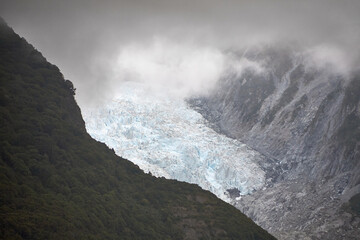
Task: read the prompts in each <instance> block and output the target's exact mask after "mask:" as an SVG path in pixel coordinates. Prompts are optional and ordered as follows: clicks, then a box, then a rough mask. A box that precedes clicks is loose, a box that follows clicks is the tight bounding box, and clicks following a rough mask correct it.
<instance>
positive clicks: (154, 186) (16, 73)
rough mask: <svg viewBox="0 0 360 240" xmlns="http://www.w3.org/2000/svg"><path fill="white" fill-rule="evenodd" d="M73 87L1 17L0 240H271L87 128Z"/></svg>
mask: <svg viewBox="0 0 360 240" xmlns="http://www.w3.org/2000/svg"><path fill="white" fill-rule="evenodd" d="M74 94H75V88H74V86H73V84H72V83H71V82H70V81H69V80H65V79H64V78H63V75H62V74H61V72H60V71H59V69H58V68H57V67H56V66H54V65H52V64H50V63H48V62H47V61H46V59H45V58H44V57H43V56H42V54H41V53H39V52H38V51H37V50H36V49H34V48H33V47H32V46H31V45H30V44H28V43H27V42H26V40H25V39H23V38H20V37H19V36H18V35H17V34H16V33H14V31H13V30H12V29H11V28H9V27H8V26H7V25H6V23H5V22H4V21H3V20H1V19H0V141H1V145H0V238H1V239H275V238H274V237H272V236H271V235H270V234H268V233H267V232H266V231H264V230H263V229H261V228H260V227H258V226H257V225H256V224H255V223H254V222H252V221H251V220H250V219H249V218H247V217H246V216H245V215H244V214H242V213H241V212H239V211H238V210H237V209H235V208H234V207H232V206H231V205H229V204H227V203H225V202H223V201H221V200H219V199H217V198H216V197H215V196H214V195H213V194H211V193H210V192H208V191H204V190H202V189H201V188H200V187H198V186H196V185H193V184H187V183H183V182H178V181H175V180H166V179H164V178H155V177H153V176H151V175H150V174H145V173H143V172H142V171H141V170H140V169H139V168H138V167H137V166H136V165H134V164H132V163H131V162H129V161H127V160H125V159H122V158H120V157H118V156H116V155H115V153H114V151H112V150H110V149H108V148H107V147H106V146H105V145H104V144H102V143H99V142H97V141H95V140H94V139H92V138H91V137H90V136H89V135H88V134H87V133H86V130H85V125H84V121H83V119H82V117H81V112H80V109H79V107H78V106H77V104H76V102H75V100H74Z"/></svg>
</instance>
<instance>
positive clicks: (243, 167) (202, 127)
mask: <svg viewBox="0 0 360 240" xmlns="http://www.w3.org/2000/svg"><path fill="white" fill-rule="evenodd" d="M82 114H83V117H84V120H85V123H86V129H87V131H88V133H89V134H90V135H91V136H92V137H93V138H95V139H96V140H98V141H100V142H103V143H105V144H106V145H107V146H108V147H109V148H112V149H114V151H115V153H116V154H117V155H119V156H121V157H123V158H126V159H128V160H130V161H132V162H133V163H135V164H137V165H138V166H139V167H140V168H141V169H142V170H143V171H144V172H147V173H149V172H150V173H151V174H152V175H154V176H157V177H165V178H169V179H176V180H179V181H185V182H189V183H195V184H198V185H199V186H200V187H202V188H203V189H206V190H209V191H211V192H212V193H214V194H215V195H216V196H218V197H219V198H221V199H223V200H225V201H227V202H229V201H230V200H231V198H230V195H229V192H228V191H227V190H229V189H237V190H239V192H240V196H238V197H241V195H246V194H250V193H252V192H253V191H256V190H259V189H261V188H263V187H264V186H265V172H264V171H263V170H262V169H261V167H260V166H259V165H258V162H259V161H260V160H261V159H262V155H261V154H259V153H258V152H256V151H255V150H253V149H251V148H249V147H248V146H246V145H245V144H243V143H242V142H240V141H238V140H235V139H231V138H228V137H226V136H224V135H221V134H219V133H217V132H215V131H214V130H213V129H211V128H210V127H209V126H208V124H207V122H206V120H205V119H204V118H203V116H202V115H201V114H200V113H198V112H196V111H195V110H193V109H191V108H190V107H189V106H188V105H187V103H186V101H184V100H183V99H179V98H176V97H172V96H171V94H167V93H165V92H161V93H160V92H156V91H151V88H149V87H147V86H146V84H144V83H140V82H124V83H122V84H121V87H120V90H119V92H118V93H117V97H116V98H114V99H113V100H112V101H111V102H107V103H106V104H103V105H101V106H97V107H88V108H83V109H82Z"/></svg>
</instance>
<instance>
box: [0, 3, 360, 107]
mask: <svg viewBox="0 0 360 240" xmlns="http://www.w3.org/2000/svg"><path fill="white" fill-rule="evenodd" d="M359 13H360V1H359V0H341V1H335V0H312V1H310V0H302V1H291V0H267V1H265V0H264V1H262V0H257V1H256V0H255V1H250V0H238V1H233V0H224V1H220V0H207V1H206V0H178V1H171V0H120V1H115V0H103V1H100V0H98V1H95V0H73V1H66V0H63V1H56V0H53V1H52V0H32V1H29V0H8V1H6V0H0V15H1V16H2V17H3V18H4V19H5V21H7V22H8V24H9V25H10V26H11V27H13V28H14V30H15V31H16V32H18V33H19V34H20V35H21V36H24V37H25V38H26V39H27V40H28V41H29V42H30V43H32V44H33V45H34V46H35V47H36V48H37V49H38V50H40V51H41V52H42V53H43V54H44V56H45V57H46V58H47V59H48V60H49V61H51V62H52V63H54V64H56V65H58V66H59V67H60V69H61V70H62V72H63V74H64V76H65V78H68V79H70V80H72V81H73V82H74V84H75V85H76V87H77V89H78V94H77V95H78V96H77V100H78V101H79V103H80V104H84V103H85V102H87V101H88V100H89V99H98V98H103V97H105V96H106V95H107V94H108V93H109V91H110V89H112V88H113V87H112V86H113V85H114V81H115V80H114V79H115V75H114V71H113V70H114V69H113V68H116V65H113V64H112V62H114V61H116V59H119V54H120V58H121V59H123V58H124V56H125V55H124V54H125V53H124V51H125V50H128V49H134V46H138V47H139V48H140V49H143V50H144V51H145V52H147V53H149V52H150V53H155V54H159V53H158V52H156V51H158V50H156V51H155V50H154V51H150V50H149V51H148V50H146V49H147V48H151V47H153V48H154V46H155V45H156V44H159V42H160V43H164V42H165V43H166V44H167V45H166V46H167V47H169V48H174V49H175V50H173V51H172V52H173V53H174V54H178V55H180V57H179V59H180V60H179V59H177V60H176V61H180V62H181V61H185V62H186V61H189V59H188V58H187V57H186V56H184V54H183V51H185V52H186V51H190V52H191V50H189V49H193V50H194V51H198V52H199V54H200V55H201V54H210V55H209V56H218V55H217V54H218V51H219V50H220V51H221V49H226V48H230V47H233V48H238V47H243V46H247V45H249V44H257V43H259V42H260V43H266V42H274V41H287V40H289V41H293V40H296V41H297V42H300V43H301V44H303V45H304V46H308V47H312V46H317V45H321V44H328V45H331V46H335V47H337V48H339V49H341V51H342V52H343V53H344V54H345V56H346V57H347V58H348V59H351V60H353V59H357V58H358V53H359V46H360V44H359V43H360V14H359ZM159 38H160V39H165V40H161V41H157V42H155V43H154V39H159ZM134 44H135V45H134ZM180 45H185V46H187V47H179V46H180ZM124 49H125V50H124ZM159 51H160V52H161V53H163V52H165V54H166V49H165V50H164V49H163V50H161V49H160V50H159ZM125 52H126V51H125ZM129 54H130V55H131V53H128V55H129ZM137 54H140V55H141V52H139V51H137ZM128 55H126V56H128ZM168 57H169V56H168ZM194 57H195V59H196V58H198V57H199V55H196V54H195V55H194ZM215 58H217V57H215ZM152 59H153V57H149V61H152ZM155 60H156V61H157V60H158V59H157V58H156V59H155ZM216 61H218V60H215V62H216ZM349 62H351V61H349ZM209 64H210V65H209V66H212V65H211V64H213V62H209ZM139 69H143V68H139ZM184 69H187V68H184ZM115 72H116V71H115ZM170 73H171V72H169V74H170ZM191 74H192V73H191ZM191 74H190V75H191ZM121 76H122V77H123V75H121ZM155 76H158V75H155ZM186 76H187V75H186Z"/></svg>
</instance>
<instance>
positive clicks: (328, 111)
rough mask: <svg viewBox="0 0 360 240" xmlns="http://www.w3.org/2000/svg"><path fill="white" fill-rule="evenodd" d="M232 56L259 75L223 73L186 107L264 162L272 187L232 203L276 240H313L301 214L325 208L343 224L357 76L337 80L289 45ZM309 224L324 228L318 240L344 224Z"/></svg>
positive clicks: (359, 145)
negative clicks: (253, 65) (300, 238)
mask: <svg viewBox="0 0 360 240" xmlns="http://www.w3.org/2000/svg"><path fill="white" fill-rule="evenodd" d="M236 54H237V56H238V57H239V58H240V59H241V58H243V59H247V60H248V61H252V62H255V63H259V64H260V65H261V67H262V70H261V71H258V70H255V69H252V68H247V69H245V70H244V71H243V72H242V74H240V75H239V74H234V73H232V71H229V72H228V74H227V75H226V76H224V78H223V79H222V80H221V81H220V82H219V84H218V86H217V87H216V89H215V90H214V92H213V93H212V94H210V95H209V96H207V97H203V98H197V99H191V100H190V101H189V102H190V104H191V105H192V107H193V108H195V109H197V110H198V111H199V112H200V113H202V114H203V116H204V117H205V118H207V119H208V120H209V121H210V122H212V125H213V126H215V127H214V129H216V130H217V131H220V132H221V133H224V134H226V135H228V136H231V137H234V138H238V139H240V140H241V141H243V142H244V143H246V144H248V145H249V146H251V147H253V148H254V149H256V150H258V151H259V152H261V153H263V154H264V155H265V156H267V157H268V160H267V163H268V164H266V163H264V164H263V165H264V166H265V169H266V172H267V173H269V174H268V177H270V178H272V179H271V181H272V182H273V184H274V185H273V186H272V187H271V188H270V189H269V188H268V189H266V190H263V191H260V192H257V193H255V194H254V195H253V196H251V197H245V198H243V199H242V200H241V202H238V203H236V205H237V206H238V207H239V208H241V209H244V210H245V212H247V213H248V214H250V215H251V216H252V217H253V219H255V220H257V221H258V223H261V224H262V226H264V227H266V228H267V229H269V230H271V231H273V232H274V233H275V232H277V235H278V236H279V237H281V236H283V237H284V238H287V237H289V235H286V236H285V235H282V234H283V233H284V232H286V231H288V232H289V231H290V232H291V231H292V232H294V236H292V237H294V238H295V235H296V234H295V233H296V232H299V231H300V232H302V234H305V235H304V236H306V235H307V234H308V235H309V236H311V237H314V238H315V237H316V236H318V235H319V233H316V231H317V230H316V229H310V228H307V224H306V222H307V221H308V219H306V218H304V219H302V218H301V217H300V216H305V215H306V213H310V212H311V211H313V209H314V208H315V209H317V208H324V209H325V208H331V210H330V211H332V213H331V214H330V215H329V216H332V218H333V219H332V220H333V221H337V220H338V219H342V218H341V217H340V215H341V214H340V213H339V212H336V211H337V210H338V209H340V207H341V205H342V204H343V203H344V202H346V201H347V200H349V198H350V197H351V196H352V195H354V194H355V193H357V192H359V179H360V178H359V177H360V174H359V173H360V172H359V169H360V165H359V159H360V118H359V117H360V102H359V92H360V88H359V84H360V79H359V74H358V73H351V74H350V75H344V74H341V73H340V72H339V71H337V70H336V66H334V65H333V64H332V63H331V62H327V63H318V62H316V61H313V58H312V56H311V54H309V53H307V52H302V51H300V50H298V49H296V50H293V48H288V47H282V48H259V49H253V50H248V51H245V52H242V53H240V54H239V53H236ZM294 186H296V187H294ZM311 186H312V187H311ZM294 189H297V190H294ZM309 189H313V190H311V191H309ZM302 192H303V194H302ZM310 193H311V196H312V197H311V198H309V196H310V195H309V194H310ZM279 194H281V196H283V197H284V199H283V200H282V201H280V202H283V203H284V204H280V205H281V206H282V207H281V206H279V199H277V198H278V197H279ZM297 194H298V195H297ZM320 198H325V199H327V201H325V202H326V204H325V203H324V201H321V199H320ZM334 199H337V200H334ZM336 201H337V202H336ZM266 204H268V205H267V206H266ZM285 206H287V207H285ZM288 206H291V207H288ZM294 209H299V210H300V209H301V210H302V211H300V212H297V211H295V210H294ZM277 210H278V214H273V212H274V211H277ZM326 210H329V209H326ZM333 212H336V213H333ZM296 214H298V216H297V217H296ZM285 215H286V216H285ZM334 215H336V217H335V216H334ZM333 216H334V217H333ZM345 218H346V217H345ZM265 219H267V220H265ZM290 219H292V220H290ZM311 219H312V220H311V221H312V222H316V223H317V224H319V226H322V227H323V228H324V229H323V230H322V231H320V232H323V234H322V235H321V234H320V236H321V237H324V236H325V235H326V231H328V230H329V229H331V228H332V229H333V228H336V229H341V228H342V227H343V226H344V225H346V224H348V222H347V223H346V224H345V223H344V221H343V222H342V223H339V224H338V225H336V224H335V225H336V227H334V226H332V225H331V224H330V225H331V226H327V225H326V224H325V222H326V221H327V220H326V217H324V216H322V217H320V216H314V215H313V216H311ZM291 221H292V224H290V222H291ZM329 221H330V222H331V220H329ZM356 224H358V222H357V223H356ZM319 228H320V227H319ZM281 231H282V232H283V233H279V232H281ZM348 232H351V231H348ZM315 233H316V234H318V235H316V234H315ZM349 236H351V234H349ZM318 237H319V236H318ZM339 237H341V235H339Z"/></svg>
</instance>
